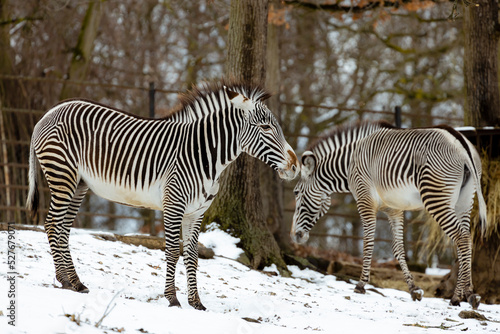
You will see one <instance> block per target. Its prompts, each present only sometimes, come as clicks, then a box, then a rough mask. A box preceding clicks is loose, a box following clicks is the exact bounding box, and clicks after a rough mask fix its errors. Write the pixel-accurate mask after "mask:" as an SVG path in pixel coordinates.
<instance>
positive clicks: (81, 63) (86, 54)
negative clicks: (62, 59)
mask: <svg viewBox="0 0 500 334" xmlns="http://www.w3.org/2000/svg"><path fill="white" fill-rule="evenodd" d="M103 7H104V4H103V1H102V0H94V1H91V2H90V3H89V6H88V8H87V13H86V14H85V17H84V19H83V23H82V28H81V30H80V35H79V36H78V42H77V43H76V46H75V49H74V51H73V58H72V59H71V64H70V67H69V70H68V79H71V80H84V79H85V78H86V77H87V70H88V67H89V64H90V61H91V54H92V49H93V48H94V41H95V39H96V36H97V31H98V29H99V23H100V22H101V16H102V12H103V10H104V9H103ZM80 91H81V90H80V86H75V85H71V84H64V86H63V88H62V91H61V96H60V98H61V100H63V99H67V98H70V97H74V96H77V95H80Z"/></svg>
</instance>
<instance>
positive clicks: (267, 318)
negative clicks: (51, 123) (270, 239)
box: [0, 230, 500, 334]
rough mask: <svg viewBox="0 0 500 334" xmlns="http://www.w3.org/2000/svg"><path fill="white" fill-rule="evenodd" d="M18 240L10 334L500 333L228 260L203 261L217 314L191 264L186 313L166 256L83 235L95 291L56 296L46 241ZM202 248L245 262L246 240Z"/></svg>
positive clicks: (3, 319)
mask: <svg viewBox="0 0 500 334" xmlns="http://www.w3.org/2000/svg"><path fill="white" fill-rule="evenodd" d="M15 237H16V245H17V247H16V266H17V272H18V273H19V277H18V278H17V287H16V294H17V299H16V305H17V314H16V327H12V326H10V325H8V324H7V322H8V321H9V320H10V319H9V318H8V317H7V315H8V314H9V312H8V310H7V307H8V305H9V304H8V303H9V302H10V300H9V298H8V297H7V291H8V290H9V284H8V282H7V279H6V273H7V272H8V271H9V270H8V267H7V246H6V245H7V234H6V232H0V245H1V247H2V249H0V258H1V264H0V311H1V312H2V313H3V316H0V333H117V332H121V333H172V334H173V333H183V334H186V333H188V334H189V333H203V334H212V333H214V334H215V333H217V334H226V333H227V334H233V333H235V334H236V333H241V334H247V333H273V334H275V333H278V334H279V333H287V334H288V333H316V332H325V333H370V334H377V333H384V334H388V333H440V332H443V331H445V330H446V332H464V331H465V332H467V333H499V332H500V323H498V322H492V321H478V320H475V319H461V318H460V317H459V315H458V314H459V312H460V311H462V310H470V306H469V305H468V304H466V303H462V306H461V307H451V306H449V305H448V303H449V301H448V300H442V299H436V298H429V297H424V299H423V300H422V301H421V302H413V301H412V300H411V298H410V295H409V294H408V293H406V292H404V291H397V290H392V289H379V288H377V289H376V290H374V291H368V293H367V294H366V295H359V294H354V293H353V288H354V285H353V284H350V283H346V282H342V281H337V280H336V278H335V277H334V276H325V275H322V274H319V273H316V272H313V271H310V270H299V269H298V268H297V267H290V270H291V271H292V273H293V278H285V277H280V276H273V275H271V274H266V273H262V272H259V271H255V270H250V269H248V268H247V267H245V266H243V265H241V264H239V263H238V262H236V261H234V260H231V259H228V258H224V257H219V256H217V257H216V258H215V259H213V260H200V261H199V273H198V285H199V290H200V296H201V299H202V302H203V303H204V305H205V306H206V307H207V308H208V311H206V312H203V311H197V310H194V309H192V308H191V307H190V306H189V305H188V303H187V295H186V279H185V268H184V265H183V264H182V261H181V262H180V263H179V264H178V266H177V277H176V279H177V287H178V289H179V291H178V298H179V301H180V302H181V304H182V308H169V307H168V302H167V301H166V299H165V298H163V296H162V294H163V287H164V276H165V262H164V254H163V252H161V251H156V250H150V249H147V248H144V247H136V246H131V245H126V244H123V243H120V242H111V241H103V240H99V239H97V238H96V237H94V236H92V235H90V234H89V233H88V232H86V231H81V230H73V232H72V235H71V242H70V245H71V249H72V254H73V259H74V260H75V265H76V267H77V271H78V273H79V275H80V278H81V279H82V281H83V282H84V283H85V284H86V285H87V286H88V287H89V289H90V293H89V294H79V293H76V292H71V291H67V290H62V289H58V288H56V286H58V285H59V283H58V282H57V281H56V280H55V274H54V267H53V263H52V257H51V256H50V253H49V246H48V242H47V238H46V236H45V234H44V233H40V232H32V231H16V233H15ZM200 239H201V241H202V242H204V243H205V244H206V245H207V246H212V247H214V248H215V251H216V254H219V255H223V256H227V257H235V256H237V255H238V254H239V252H240V250H238V249H237V248H236V246H235V243H236V241H237V239H234V238H232V237H230V236H228V235H227V234H225V233H223V232H221V231H211V232H207V233H204V234H203V235H202V236H200ZM268 271H273V268H268ZM368 288H370V286H369V287H368ZM371 288H372V287H371ZM376 291H378V292H379V293H377V292H376ZM107 312H109V314H107V316H104V317H103V315H104V314H105V313H107ZM478 312H479V313H481V314H482V315H484V316H485V317H486V318H488V319H490V320H496V321H500V305H483V304H481V305H480V307H479V310H478ZM244 318H249V319H254V320H257V321H258V323H257V322H249V321H247V320H244ZM96 324H97V326H96Z"/></svg>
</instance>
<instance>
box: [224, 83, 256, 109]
mask: <svg viewBox="0 0 500 334" xmlns="http://www.w3.org/2000/svg"><path fill="white" fill-rule="evenodd" d="M224 88H225V91H226V94H227V97H228V98H229V101H231V103H232V104H233V106H234V107H235V108H238V109H242V110H245V111H250V110H252V109H253V108H254V105H253V103H252V101H251V100H250V99H249V98H248V97H246V96H245V95H242V94H240V93H238V92H234V91H232V90H229V89H228V88H227V87H224Z"/></svg>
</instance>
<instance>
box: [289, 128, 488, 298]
mask: <svg viewBox="0 0 500 334" xmlns="http://www.w3.org/2000/svg"><path fill="white" fill-rule="evenodd" d="M480 181H481V160H480V158H479V155H478V153H477V151H476V149H475V148H474V146H473V145H472V144H471V143H470V142H469V141H468V140H467V139H466V138H465V137H463V136H462V135H461V134H460V133H458V132H456V131H455V130H453V129H452V128H449V127H439V128H422V129H395V128H393V127H392V126H390V125H388V124H386V123H382V122H381V123H368V122H365V123H361V124H359V125H355V126H347V127H339V128H337V129H335V130H334V131H333V132H332V133H331V134H330V135H327V137H325V138H324V139H322V140H320V141H318V142H317V143H316V144H314V145H313V146H312V147H311V148H310V149H309V150H308V151H306V152H304V154H303V156H302V178H301V180H300V181H299V183H298V184H297V186H296V188H295V194H296V200H297V202H296V209H295V214H294V221H293V226H292V231H291V236H292V238H293V239H294V240H295V241H297V242H305V241H306V240H307V238H308V233H309V230H310V229H311V228H312V227H313V226H314V224H315V223H316V221H317V220H318V219H319V218H320V217H321V216H323V215H324V214H325V213H326V211H327V210H328V208H329V206H330V202H331V200H330V197H331V195H332V194H333V193H347V192H351V193H352V194H353V196H354V198H355V200H356V203H357V207H358V211H359V214H360V217H361V220H362V223H363V229H364V238H363V271H362V274H361V278H360V281H359V283H358V285H357V286H356V289H355V291H356V292H361V293H364V285H365V284H366V283H367V282H368V280H369V274H370V265H371V257H372V252H373V241H374V235H375V223H376V213H377V211H378V210H380V211H383V212H384V213H385V214H387V216H388V218H389V222H390V224H391V230H392V233H393V245H392V246H393V247H392V248H393V252H394V255H395V257H396V258H397V259H398V261H399V263H400V265H401V268H402V270H403V273H404V275H405V280H406V282H407V284H408V288H409V290H410V292H411V294H412V298H413V299H414V300H415V299H419V300H420V299H421V298H422V295H423V291H422V290H421V289H419V288H418V287H416V286H415V285H414V282H413V277H412V275H411V273H410V271H409V270H408V266H407V264H406V260H405V253H404V247H403V213H404V211H406V210H421V209H426V210H427V211H428V212H429V214H430V215H431V216H432V217H433V218H434V219H435V220H436V221H437V222H438V224H439V225H440V226H441V227H442V228H443V230H444V232H445V233H446V234H447V235H448V236H449V237H451V238H452V240H453V241H454V242H455V243H456V245H457V250H458V260H459V263H460V270H459V276H458V277H459V279H458V282H457V286H456V289H455V294H454V296H453V298H452V300H451V303H452V304H453V305H457V304H459V302H460V301H461V300H463V299H466V300H468V301H469V302H470V303H471V304H472V306H473V307H477V306H478V305H479V299H480V297H479V296H477V295H475V294H473V290H472V289H473V288H472V279H471V247H472V245H471V243H472V241H471V236H470V212H471V209H472V205H473V199H474V194H475V193H476V192H477V194H478V201H479V213H480V218H481V222H482V224H483V227H484V223H485V219H486V205H485V203H484V199H483V196H482V193H481V184H480Z"/></svg>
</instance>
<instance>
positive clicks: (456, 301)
mask: <svg viewBox="0 0 500 334" xmlns="http://www.w3.org/2000/svg"><path fill="white" fill-rule="evenodd" d="M450 305H451V306H460V298H458V297H457V295H453V297H451V300H450Z"/></svg>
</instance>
